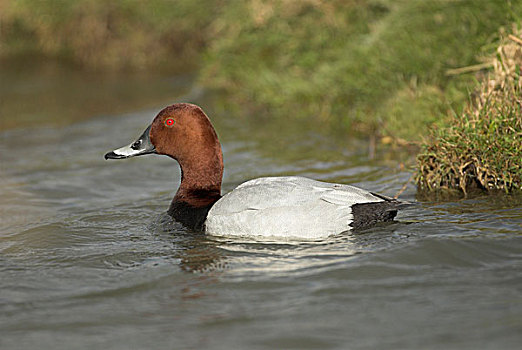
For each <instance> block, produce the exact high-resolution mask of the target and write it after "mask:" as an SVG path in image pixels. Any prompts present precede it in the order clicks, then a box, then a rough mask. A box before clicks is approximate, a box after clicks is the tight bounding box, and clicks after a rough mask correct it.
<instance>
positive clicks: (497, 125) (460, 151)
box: [417, 31, 522, 193]
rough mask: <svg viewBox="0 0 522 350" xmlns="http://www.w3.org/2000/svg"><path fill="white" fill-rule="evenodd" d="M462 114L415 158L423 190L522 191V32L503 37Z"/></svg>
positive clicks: (438, 132) (455, 117)
mask: <svg viewBox="0 0 522 350" xmlns="http://www.w3.org/2000/svg"><path fill="white" fill-rule="evenodd" d="M492 65H493V67H494V70H493V72H492V73H491V74H489V75H488V76H487V77H486V78H485V79H484V80H483V81H482V83H481V85H480V88H479V90H478V91H477V93H476V94H475V95H474V96H473V99H472V101H470V104H469V105H468V107H467V108H466V110H465V111H464V112H463V113H461V114H457V115H455V116H454V117H453V118H452V120H451V125H450V126H449V127H446V128H442V129H440V130H438V131H437V132H436V133H435V135H434V139H433V140H432V141H431V142H429V143H428V144H426V145H425V146H424V147H423V151H422V152H421V154H420V155H419V157H418V165H419V174H418V176H417V183H418V184H419V186H420V187H421V188H423V189H428V190H433V189H436V190H439V189H444V188H445V189H455V188H456V189H459V188H460V189H461V190H462V191H463V192H464V193H466V191H467V190H468V189H469V188H473V187H479V188H483V189H488V190H489V189H503V190H505V191H506V192H509V191H512V190H515V189H522V76H521V75H520V68H521V67H522V31H519V32H518V35H510V36H508V37H507V38H506V39H504V41H503V43H502V44H501V45H500V46H499V48H498V49H497V55H496V57H495V58H494V59H493V62H492Z"/></svg>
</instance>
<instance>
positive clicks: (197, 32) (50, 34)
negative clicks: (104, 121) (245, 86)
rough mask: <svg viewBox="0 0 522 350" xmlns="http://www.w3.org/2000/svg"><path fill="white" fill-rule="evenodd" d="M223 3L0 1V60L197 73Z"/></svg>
mask: <svg viewBox="0 0 522 350" xmlns="http://www.w3.org/2000/svg"><path fill="white" fill-rule="evenodd" d="M220 5H221V1H219V0H213V1H206V0H177V1H169V0H148V1H141V0H118V1H106V0H81V1H77V0H38V1H34V0H0V56H3V57H6V56H14V55H22V54H23V55H26V54H36V55H44V56H48V57H55V58H59V59H66V60H70V61H72V62H74V63H76V64H79V65H81V66H84V67H86V68H89V69H103V70H120V71H121V70H136V69H140V70H143V69H148V70H150V69H157V68H158V67H160V68H161V69H169V70H179V69H181V68H183V69H187V68H188V69H194V68H196V65H195V64H194V62H195V59H194V58H195V57H197V56H199V55H200V52H201V51H202V49H203V47H204V44H205V41H206V37H205V34H206V29H207V28H208V26H209V25H210V23H211V21H212V19H213V16H214V14H215V13H216V11H217V10H218V8H219V6H220Z"/></svg>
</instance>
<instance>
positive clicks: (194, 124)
mask: <svg viewBox="0 0 522 350" xmlns="http://www.w3.org/2000/svg"><path fill="white" fill-rule="evenodd" d="M154 153H155V154H162V155H167V156H169V157H171V158H174V159H176V160H177V161H178V162H179V164H180V166H181V169H182V172H183V173H184V175H186V176H187V175H189V174H190V175H191V178H192V179H191V180H193V181H194V182H195V181H199V182H208V181H210V182H213V183H215V182H216V181H217V178H219V183H221V177H222V175H223V157H222V153H221V146H220V144H219V141H218V138H217V135H216V132H215V130H214V128H213V126H212V124H211V123H210V120H209V119H208V117H207V116H206V115H205V113H204V112H203V110H202V109H201V108H199V107H198V106H196V105H193V104H189V103H176V104H173V105H171V106H168V107H166V108H164V109H163V110H161V111H160V112H159V113H158V115H157V116H156V117H155V118H154V121H153V122H152V124H151V125H150V126H149V127H148V128H147V129H146V130H145V132H144V133H143V134H142V135H141V136H140V137H139V138H138V139H137V140H136V141H135V142H133V143H132V144H130V145H128V146H125V147H121V148H118V149H116V150H114V151H112V152H109V153H107V154H105V159H123V158H130V157H135V156H140V155H144V154H154ZM187 180H190V179H187Z"/></svg>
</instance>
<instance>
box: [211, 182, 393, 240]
mask: <svg viewBox="0 0 522 350" xmlns="http://www.w3.org/2000/svg"><path fill="white" fill-rule="evenodd" d="M384 203H388V205H384V206H382V205H381V207H382V208H381V209H382V212H383V213H385V214H384V216H385V217H386V219H388V220H391V219H393V217H394V216H395V215H396V214H397V209H396V208H395V204H396V202H393V201H388V200H386V199H383V198H380V197H377V196H375V195H373V194H371V193H370V192H368V191H365V190H362V189H360V188H357V187H353V186H349V185H341V184H333V183H326V182H320V181H315V180H312V179H308V178H305V177H297V176H287V177H264V178H259V179H255V180H250V181H248V182H245V183H243V184H241V185H239V186H238V187H236V188H235V189H234V190H233V191H231V192H229V193H227V194H226V195H224V196H223V197H222V198H221V199H220V200H218V201H217V202H216V203H215V204H214V205H213V206H212V207H211V208H210V211H209V213H208V216H207V218H206V222H205V230H206V232H207V233H210V234H213V235H233V236H241V235H245V234H246V233H248V234H251V235H255V236H283V237H303V238H318V237H325V236H329V235H332V234H336V233H340V232H344V231H347V230H350V229H351V228H359V227H362V226H367V225H364V224H363V222H361V220H356V219H355V220H354V214H355V215H357V209H355V210H354V208H353V207H354V206H356V205H361V204H364V205H370V206H369V207H368V210H370V211H372V209H371V207H372V206H371V204H384ZM373 208H375V206H373ZM381 216H382V215H381Z"/></svg>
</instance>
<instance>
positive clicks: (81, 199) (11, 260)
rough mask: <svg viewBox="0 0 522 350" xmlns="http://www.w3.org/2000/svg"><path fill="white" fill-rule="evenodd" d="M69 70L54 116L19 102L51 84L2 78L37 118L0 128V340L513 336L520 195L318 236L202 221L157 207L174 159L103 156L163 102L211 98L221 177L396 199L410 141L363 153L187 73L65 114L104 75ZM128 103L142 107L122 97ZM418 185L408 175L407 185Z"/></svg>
mask: <svg viewBox="0 0 522 350" xmlns="http://www.w3.org/2000/svg"><path fill="white" fill-rule="evenodd" d="M0 73H1V72H0ZM3 74H4V76H5V74H7V73H5V71H4V72H3ZM38 74H40V73H38V72H34V73H33V75H34V76H31V77H26V76H21V77H20V78H16V76H12V78H11V79H13V83H12V84H13V86H18V87H20V86H24V84H26V85H27V86H31V84H32V82H34V81H35V80H38V79H40V80H41V81H43V82H45V81H46V79H44V78H45V76H44V77H42V76H40V75H38ZM45 74H48V73H45ZM61 74H64V75H67V74H70V72H66V73H63V72H62V71H60V70H59V69H58V71H54V72H53V74H52V76H53V77H54V78H53V79H57V80H58V81H61V83H60V84H63V86H62V85H60V86H61V87H60V89H58V90H57V92H56V93H54V94H53V96H54V97H53V98H54V99H55V101H56V102H52V103H51V102H50V105H49V110H52V111H53V113H56V114H58V115H59V117H57V118H58V119H56V118H54V117H48V116H47V117H46V115H48V114H47V112H45V111H43V112H42V114H41V115H40V116H39V117H36V116H34V113H35V112H34V111H35V110H36V109H32V108H34V106H33V107H31V106H29V107H28V106H23V105H19V104H20V102H17V101H18V100H17V99H21V100H23V101H26V102H27V103H29V104H30V102H31V101H39V100H38V98H39V97H41V98H43V99H44V100H45V99H46V98H45V97H42V94H43V93H39V92H34V91H32V90H31V92H28V90H24V89H21V88H20V89H21V90H19V91H18V92H17V91H14V90H12V89H10V88H9V87H7V86H2V89H1V90H0V91H1V93H2V94H3V97H4V99H3V100H4V102H5V104H4V106H3V107H2V111H16V110H17V108H18V109H23V110H24V111H26V112H25V113H26V116H29V117H27V118H26V120H29V121H30V122H24V123H22V124H21V125H18V126H17V125H14V126H13V125H12V123H11V122H10V124H9V125H7V126H6V127H4V130H3V131H1V133H0V147H1V148H0V154H1V168H0V197H1V198H2V201H1V202H0V221H1V222H0V281H1V282H0V348H2V349H34V348H42V349H92V348H96V347H98V348H103V349H160V348H161V349H165V348H167V349H185V348H187V349H205V348H213V349H246V348H249V349H273V348H278V349H281V348H284V349H515V348H517V347H518V346H519V344H520V343H521V342H522V335H521V334H522V316H521V315H522V297H521V296H522V293H521V292H522V272H521V271H522V269H521V268H522V249H521V248H522V235H521V233H522V210H521V209H522V197H520V196H506V195H481V196H475V197H473V198H468V199H455V200H452V201H444V202H438V201H420V202H418V204H417V205H416V206H414V207H412V208H410V209H408V210H405V211H403V212H401V213H400V214H399V215H398V217H397V222H396V223H392V224H388V225H382V226H377V227H374V228H372V229H369V230H365V231H361V232H357V233H344V234H340V235H337V236H334V237H330V238H328V239H324V240H318V241H295V240H289V241H277V240H264V241H256V240H255V239H252V238H242V239H225V238H214V237H206V236H203V235H195V234H192V233H190V232H187V231H186V230H185V229H183V228H182V227H180V226H179V225H176V224H166V223H165V220H164V219H165V216H164V212H165V211H166V209H167V208H168V205H169V202H170V200H171V198H172V196H173V194H174V192H175V190H176V187H177V185H178V184H179V180H180V173H179V168H178V167H177V165H176V164H175V163H174V161H172V160H170V159H168V158H166V157H163V158H162V157H159V156H147V157H138V158H135V159H129V160H121V161H112V162H108V161H104V160H103V154H104V153H105V152H106V151H109V150H112V149H114V148H116V147H120V146H122V145H125V144H128V143H130V142H131V141H133V140H134V138H135V137H137V136H139V135H140V134H141V132H142V131H143V130H144V129H145V127H146V126H147V125H148V123H150V121H151V120H152V118H153V117H154V115H155V113H157V111H158V110H159V109H160V108H161V107H162V106H163V105H165V104H167V103H169V102H176V101H196V102H198V103H201V104H202V105H203V106H204V108H205V109H206V110H207V112H209V114H210V116H211V118H212V120H213V123H214V125H215V126H216V129H217V130H218V134H219V136H220V139H221V140H222V144H223V150H224V157H225V167H226V171H225V178H224V184H223V187H224V192H227V191H229V190H230V189H232V188H234V187H235V186H236V185H238V184H239V183H241V182H243V181H245V180H248V179H250V178H254V177H259V176H267V175H288V174H293V175H302V176H308V177H313V178H316V179H318V180H324V181H335V182H342V183H351V184H354V185H357V186H361V187H364V188H367V189H369V190H372V191H377V192H380V193H383V194H385V195H389V196H393V195H395V193H397V192H398V191H399V189H400V188H401V187H402V186H403V184H404V183H406V182H407V180H408V179H409V177H410V173H409V172H407V171H404V170H401V168H400V167H399V163H400V161H401V155H393V153H390V152H380V153H379V152H378V153H377V156H376V158H375V159H369V158H368V151H367V150H368V144H367V142H365V141H364V140H359V139H357V138H354V137H348V136H345V137H339V136H335V137H334V136H332V135H331V134H330V133H328V132H327V131H325V130H322V129H321V128H320V127H318V126H317V125H311V124H307V123H305V122H303V123H299V124H298V125H296V124H295V123H289V122H287V121H279V122H267V121H264V120H257V121H255V120H253V119H252V118H249V117H245V118H233V117H231V116H229V115H227V114H226V113H223V112H219V111H216V110H213V108H212V106H211V105H209V104H208V105H207V104H206V102H205V101H204V100H198V98H197V96H196V97H194V94H193V92H194V89H193V88H192V86H191V85H190V84H189V83H188V81H189V80H187V79H186V78H183V77H181V78H178V77H173V78H168V79H166V78H161V80H159V81H156V82H155V83H152V82H150V80H147V79H151V78H147V79H145V78H132V77H131V78H128V79H131V80H133V79H134V81H135V82H136V86H141V85H142V84H141V83H140V82H143V83H144V84H148V86H149V87H150V91H149V92H148V93H149V96H150V98H149V97H146V98H145V97H143V98H144V99H145V101H144V100H141V102H140V101H135V100H136V99H137V97H135V95H134V94H136V96H141V94H139V93H136V92H133V93H131V94H130V95H129V96H131V97H124V98H123V100H122V101H120V100H118V102H114V101H113V100H111V99H110V98H108V99H107V100H104V101H109V102H106V103H107V106H108V107H107V108H106V111H107V112H106V113H103V112H102V111H96V110H93V112H92V113H91V114H89V113H86V112H85V111H84V112H81V111H80V112H78V114H77V115H76V114H75V117H73V118H72V119H71V118H70V116H68V114H67V113H68V111H69V110H71V109H73V110H74V109H75V108H74V107H71V106H74V104H71V103H70V101H69V102H63V105H65V106H66V107H63V108H62V107H60V106H61V105H62V101H61V100H60V99H61V98H62V97H63V95H62V93H61V92H60V91H65V90H67V89H70V92H69V94H70V95H67V96H68V98H73V99H74V98H76V97H77V96H78V95H83V96H84V97H83V98H85V99H87V100H88V101H90V103H96V101H97V100H98V99H99V94H100V92H99V91H97V89H96V88H93V86H98V83H95V84H94V85H87V87H85V86H83V87H82V86H79V85H75V84H76V83H71V84H72V85H67V84H69V82H68V81H67V80H66V79H64V77H63V76H62V75H61ZM93 79H94V81H95V82H96V81H97V80H96V78H93ZM100 79H101V78H100ZM140 79H145V80H140ZM82 80H83V78H82V77H81V75H79V76H78V77H77V78H76V81H82ZM103 81H105V80H103ZM114 81H115V82H117V81H118V79H115V80H114ZM169 81H170V82H171V83H168V82H169ZM146 82H148V83H146ZM46 83H49V82H48V81H47V82H46ZM42 84H43V83H42ZM105 86H106V90H104V93H105V94H109V95H111V94H117V92H118V91H121V85H120V83H114V84H112V85H111V84H108V85H105ZM169 89H170V90H169ZM44 90H45V89H44ZM90 90H95V91H97V92H94V93H92V94H90V93H89V92H88V91H90ZM130 90H132V91H134V90H133V89H132V88H131V89H130ZM155 90H158V92H157V95H155V96H156V97H153V95H154V94H153V93H152V92H153V91H155ZM196 90H197V89H196ZM160 91H163V92H161V93H160ZM45 93H46V94H47V93H49V92H45ZM27 94H34V95H30V96H33V97H34V99H28V98H27V96H28V95H27ZM187 94H188V95H187ZM6 96H7V97H8V98H5V97H6ZM15 97H16V98H15ZM128 100H133V101H134V102H133V103H135V104H136V107H135V108H134V111H131V112H125V113H116V112H115V111H114V110H113V109H115V108H116V107H117V106H122V105H125V106H128V104H127V101H128ZM111 101H112V102H111ZM128 103H129V104H130V103H131V102H128ZM131 105H132V104H131ZM139 105H141V106H142V107H139ZM151 105H152V106H151ZM80 107H81V106H80ZM96 108H101V107H96ZM80 109H81V108H80ZM13 113H14V112H13ZM31 116H34V118H33V117H31ZM1 118H2V119H3V120H4V121H6V120H7V117H6V116H5V114H4V112H3V113H2V115H1ZM9 120H10V121H13V120H16V118H14V119H13V118H11V119H9ZM62 120H63V121H66V122H62ZM35 123H36V124H35ZM390 154H391V156H390ZM415 195H416V190H415V188H414V187H413V186H412V185H411V184H410V185H408V186H407V188H406V191H405V192H404V193H403V194H402V196H401V197H402V198H404V199H405V200H410V201H416V199H415Z"/></svg>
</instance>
